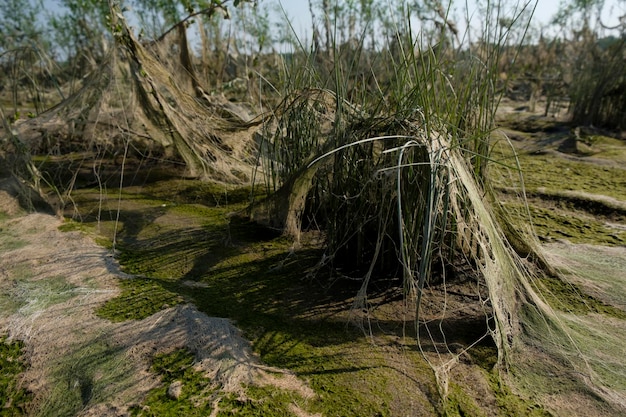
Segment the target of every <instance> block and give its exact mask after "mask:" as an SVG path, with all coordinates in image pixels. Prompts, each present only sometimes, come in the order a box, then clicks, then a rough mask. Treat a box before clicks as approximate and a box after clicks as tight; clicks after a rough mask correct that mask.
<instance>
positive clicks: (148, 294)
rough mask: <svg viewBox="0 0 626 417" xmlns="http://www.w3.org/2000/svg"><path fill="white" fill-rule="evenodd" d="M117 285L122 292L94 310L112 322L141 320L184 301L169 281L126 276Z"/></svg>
mask: <svg viewBox="0 0 626 417" xmlns="http://www.w3.org/2000/svg"><path fill="white" fill-rule="evenodd" d="M119 285H120V288H121V290H122V293H121V294H120V295H119V296H117V297H115V298H113V299H111V300H109V301H107V302H106V303H104V304H103V305H102V306H101V307H100V308H98V309H97V310H96V314H97V315H98V316H99V317H102V318H105V319H108V320H111V321H113V322H120V321H125V320H142V319H145V318H147V317H150V316H151V315H153V314H154V313H157V312H159V311H161V310H165V309H168V308H170V307H173V306H175V305H177V304H180V303H182V302H184V298H183V297H182V296H181V295H179V294H178V293H177V292H176V287H175V285H173V284H172V283H171V282H167V281H163V280H158V279H153V278H128V279H122V280H120V281H119Z"/></svg>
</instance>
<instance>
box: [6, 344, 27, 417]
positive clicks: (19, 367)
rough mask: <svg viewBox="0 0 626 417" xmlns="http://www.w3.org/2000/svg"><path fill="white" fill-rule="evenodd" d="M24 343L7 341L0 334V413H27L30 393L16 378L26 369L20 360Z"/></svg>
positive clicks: (14, 414)
mask: <svg viewBox="0 0 626 417" xmlns="http://www.w3.org/2000/svg"><path fill="white" fill-rule="evenodd" d="M23 349H24V343H23V342H21V341H12V342H9V341H7V337H6V336H0V415H1V416H6V417H14V416H15V417H16V416H25V415H27V412H26V411H27V407H28V403H29V402H30V400H31V395H30V393H29V392H28V391H26V390H25V389H24V388H21V387H20V386H19V385H18V382H17V378H18V376H19V374H20V373H22V372H24V370H25V369H26V364H25V363H24V361H23V360H22V352H23Z"/></svg>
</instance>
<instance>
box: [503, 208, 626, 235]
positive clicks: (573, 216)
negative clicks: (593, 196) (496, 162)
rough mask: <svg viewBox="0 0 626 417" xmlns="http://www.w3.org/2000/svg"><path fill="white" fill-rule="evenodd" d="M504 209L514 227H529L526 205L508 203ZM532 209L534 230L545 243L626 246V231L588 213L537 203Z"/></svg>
mask: <svg viewBox="0 0 626 417" xmlns="http://www.w3.org/2000/svg"><path fill="white" fill-rule="evenodd" d="M531 203H532V201H531ZM504 207H505V208H506V209H507V213H508V215H509V216H510V219H511V221H512V222H513V224H517V225H526V224H528V211H527V209H526V208H525V207H524V206H523V205H521V204H518V203H507V202H505V203H504ZM528 209H529V211H530V215H531V221H532V225H533V228H534V231H535V232H536V234H537V236H538V237H539V238H540V239H541V240H543V241H548V242H549V241H554V240H560V239H565V240H568V241H570V242H572V243H589V244H596V245H624V244H626V231H623V230H616V229H614V228H612V227H610V226H609V225H608V224H607V223H606V222H603V221H600V220H597V218H595V217H592V216H590V215H588V214H585V213H580V212H577V211H568V210H566V209H562V208H559V207H554V206H553V207H541V206H538V205H534V204H531V205H529V206H528Z"/></svg>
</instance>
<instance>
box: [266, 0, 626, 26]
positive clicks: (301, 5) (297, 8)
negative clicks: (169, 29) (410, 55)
mask: <svg viewBox="0 0 626 417" xmlns="http://www.w3.org/2000/svg"><path fill="white" fill-rule="evenodd" d="M260 2H261V3H262V4H263V3H265V4H268V3H271V2H277V3H280V4H281V5H282V7H283V8H284V9H285V11H286V12H287V15H288V16H289V17H292V18H293V20H292V24H293V27H294V28H295V29H296V31H297V32H299V31H309V30H310V29H309V28H310V27H311V23H310V22H311V17H310V13H309V6H308V4H309V2H308V0H260ZM445 3H446V1H445V0H444V4H445ZM468 3H469V6H470V8H472V7H473V6H474V7H475V4H476V2H475V1H472V0H469V1H468ZM520 3H521V1H520ZM531 3H534V1H533V2H531ZM560 3H561V0H538V1H537V8H536V9H535V14H534V16H533V21H538V22H540V23H541V24H547V23H548V22H549V21H550V20H551V19H552V17H553V16H554V15H555V14H556V12H557V11H558V10H559V5H560ZM620 3H621V4H620ZM453 4H458V5H460V6H458V7H462V6H464V5H465V0H456V1H454V2H453ZM624 14H626V2H625V1H623V0H622V1H621V2H620V1H619V0H606V1H605V7H604V14H603V18H604V22H605V24H607V25H615V24H617V22H618V20H617V19H618V17H619V16H623V15H624Z"/></svg>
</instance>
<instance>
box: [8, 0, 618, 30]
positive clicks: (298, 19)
mask: <svg viewBox="0 0 626 417" xmlns="http://www.w3.org/2000/svg"><path fill="white" fill-rule="evenodd" d="M0 1H3V0H0ZM331 1H333V0H331ZM336 1H340V2H341V0H336ZM448 1H449V0H444V1H443V3H444V5H445V4H446V3H447V2H448ZM514 1H515V0H508V1H506V2H505V3H513V2H514ZM519 1H520V3H521V2H522V1H530V2H531V3H533V2H534V0H519ZM562 1H564V0H537V8H536V9H535V14H534V17H533V22H535V23H537V22H539V23H541V24H544V25H545V24H547V23H548V22H549V21H550V19H551V18H552V17H553V16H554V15H555V14H556V12H557V11H558V10H559V5H560V3H561V2H562ZM565 1H566V2H567V0H565ZM570 1H571V0H570ZM259 2H260V3H261V5H271V4H280V5H281V6H282V7H283V9H284V10H285V12H286V13H287V16H289V17H290V18H291V24H292V26H293V28H294V29H295V31H296V33H297V34H298V36H299V37H300V36H304V38H308V36H306V35H308V33H310V31H311V16H310V13H309V0H259ZM315 2H316V3H317V2H319V0H315ZM467 2H468V4H469V7H470V9H471V8H472V7H475V4H476V1H475V0H467ZM452 3H453V5H458V6H453V9H452V11H453V12H454V11H455V9H454V7H457V8H458V11H460V8H462V7H464V5H465V3H466V0H454V1H453V2H452ZM44 5H45V7H46V9H48V10H49V11H51V12H54V11H55V10H57V9H59V0H44ZM453 14H454V13H453ZM624 15H626V0H605V7H604V14H603V20H604V22H605V24H608V25H616V24H617V23H618V18H619V16H624ZM280 17H282V16H279V17H278V18H280ZM456 23H457V24H459V25H461V23H462V22H459V21H457V22H456ZM461 29H462V27H461Z"/></svg>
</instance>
